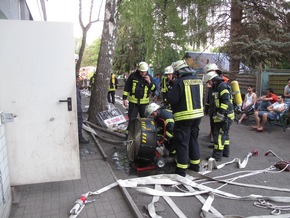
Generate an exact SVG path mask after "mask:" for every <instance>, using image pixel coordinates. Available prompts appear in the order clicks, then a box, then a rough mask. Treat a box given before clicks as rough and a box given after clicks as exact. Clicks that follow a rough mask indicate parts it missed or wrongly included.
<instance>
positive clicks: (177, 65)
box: [171, 60, 188, 71]
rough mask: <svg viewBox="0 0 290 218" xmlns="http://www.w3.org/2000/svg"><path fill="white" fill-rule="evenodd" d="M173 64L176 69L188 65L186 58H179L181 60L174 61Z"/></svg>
mask: <svg viewBox="0 0 290 218" xmlns="http://www.w3.org/2000/svg"><path fill="white" fill-rule="evenodd" d="M171 66H172V68H173V70H174V71H178V70H180V69H182V68H185V67H188V65H187V63H186V62H185V60H179V61H176V62H173V63H172V65H171Z"/></svg>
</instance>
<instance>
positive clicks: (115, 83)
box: [107, 73, 118, 104]
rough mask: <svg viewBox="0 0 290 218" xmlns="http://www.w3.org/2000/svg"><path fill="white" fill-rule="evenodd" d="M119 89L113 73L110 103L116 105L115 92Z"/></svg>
mask: <svg viewBox="0 0 290 218" xmlns="http://www.w3.org/2000/svg"><path fill="white" fill-rule="evenodd" d="M117 88H118V79H117V78H116V76H115V74H113V73H111V78H110V85H109V90H108V95H107V98H108V102H109V103H112V104H115V92H116V89H117Z"/></svg>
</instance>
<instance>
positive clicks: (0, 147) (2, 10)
mask: <svg viewBox="0 0 290 218" xmlns="http://www.w3.org/2000/svg"><path fill="white" fill-rule="evenodd" d="M37 1H39V0H35V1H30V2H31V3H30V5H31V6H33V5H37V4H39V3H38V2H37ZM0 19H8V20H33V18H32V16H31V13H30V10H29V8H28V5H27V3H26V0H0ZM0 31H1V29H0ZM0 110H1V108H0ZM1 116H2V112H0V218H8V217H9V214H10V210H11V205H12V193H11V188H10V179H9V169H8V156H7V144H6V138H5V127H4V124H3V123H2V121H1Z"/></svg>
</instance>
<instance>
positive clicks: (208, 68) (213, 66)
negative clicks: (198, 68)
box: [203, 64, 221, 73]
mask: <svg viewBox="0 0 290 218" xmlns="http://www.w3.org/2000/svg"><path fill="white" fill-rule="evenodd" d="M203 71H204V72H205V73H208V72H210V71H221V70H220V69H219V68H218V66H217V65H216V64H207V65H206V66H205V67H204V69H203Z"/></svg>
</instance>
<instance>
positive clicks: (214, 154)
mask: <svg viewBox="0 0 290 218" xmlns="http://www.w3.org/2000/svg"><path fill="white" fill-rule="evenodd" d="M222 156H223V151H222V150H217V149H214V150H213V152H212V157H213V158H214V159H215V160H216V161H221V160H222Z"/></svg>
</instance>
